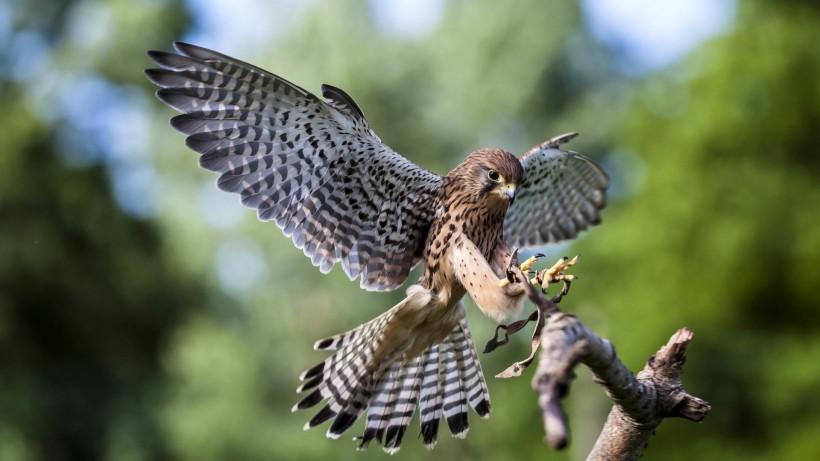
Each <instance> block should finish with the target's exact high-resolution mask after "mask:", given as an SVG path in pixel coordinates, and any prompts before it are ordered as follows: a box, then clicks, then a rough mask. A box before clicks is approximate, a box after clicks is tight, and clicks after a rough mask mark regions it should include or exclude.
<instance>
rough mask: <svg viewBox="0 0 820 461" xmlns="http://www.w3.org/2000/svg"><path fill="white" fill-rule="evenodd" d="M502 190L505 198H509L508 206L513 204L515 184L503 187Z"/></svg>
mask: <svg viewBox="0 0 820 461" xmlns="http://www.w3.org/2000/svg"><path fill="white" fill-rule="evenodd" d="M504 190H505V191H506V192H507V197H509V198H510V205H512V204H513V202H515V184H507V185H505V186H504Z"/></svg>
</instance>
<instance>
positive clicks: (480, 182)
mask: <svg viewBox="0 0 820 461" xmlns="http://www.w3.org/2000/svg"><path fill="white" fill-rule="evenodd" d="M453 173H456V174H457V175H458V177H459V179H460V180H461V181H463V185H464V187H465V188H467V189H468V190H469V191H470V192H472V193H473V194H472V195H474V197H475V199H477V200H479V201H482V202H484V203H487V204H488V205H491V206H493V207H503V208H504V210H506V208H507V207H508V206H509V205H511V204H512V203H513V201H514V200H515V193H516V188H517V187H518V185H519V184H520V183H521V181H522V179H523V177H524V168H523V167H522V166H521V162H520V161H519V160H518V159H517V158H516V157H515V156H514V155H513V154H511V153H509V152H507V151H505V150H501V149H479V150H477V151H475V152H473V153H472V154H470V156H469V157H467V159H466V160H464V162H463V163H462V164H461V165H459V166H458V167H457V168H456V169H455V170H453Z"/></svg>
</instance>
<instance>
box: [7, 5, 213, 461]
mask: <svg viewBox="0 0 820 461" xmlns="http://www.w3.org/2000/svg"><path fill="white" fill-rule="evenodd" d="M13 3H14V5H13V9H12V7H11V6H10V5H9V4H8V3H3V4H2V5H0V7H2V9H3V10H4V14H5V13H8V15H9V16H7V18H8V19H7V20H8V22H6V23H5V24H6V25H7V26H9V27H10V29H9V30H7V31H6V32H8V34H3V36H2V38H3V40H4V41H6V42H7V43H5V44H4V45H3V47H2V48H3V52H2V54H0V68H2V69H3V72H2V73H0V105H2V107H3V112H2V114H0V137H2V139H3V140H4V141H3V153H2V157H1V158H0V164H1V165H2V168H0V221H2V222H3V226H2V227H1V228H0V408H2V411H0V459H3V460H18V459H20V460H23V459H53V460H62V459H83V460H93V459H102V458H116V459H148V458H150V459H162V458H167V457H168V456H169V453H168V452H167V449H166V446H165V442H164V437H163V435H162V434H161V433H160V432H159V430H158V427H157V424H156V419H155V417H154V409H155V407H156V405H157V404H156V402H157V401H159V399H158V397H159V396H161V390H162V388H161V384H162V382H163V381H162V370H161V367H160V363H159V361H160V357H161V353H162V350H163V349H164V347H165V344H166V342H167V339H168V336H169V334H170V332H171V331H173V329H174V328H175V327H176V325H177V324H178V323H179V322H180V320H181V319H182V318H183V317H184V316H185V314H186V312H189V311H190V310H192V309H196V308H201V306H202V305H203V304H204V296H203V295H204V294H205V288H204V286H203V284H202V283H201V282H200V281H199V279H197V278H193V277H191V276H190V275H189V273H188V272H187V271H184V270H180V263H179V262H178V261H173V260H171V259H170V258H169V257H168V253H167V251H166V250H167V248H166V245H165V244H164V243H163V241H162V239H161V238H160V234H159V233H158V232H157V229H156V226H155V223H153V222H150V221H146V220H143V219H138V218H135V217H133V216H129V215H127V214H126V213H125V212H124V211H123V210H122V209H121V208H120V206H119V204H118V202H116V201H115V200H114V196H113V193H112V188H111V183H110V181H109V175H108V173H109V171H108V170H107V168H106V166H108V165H106V163H105V159H106V156H107V155H109V153H108V150H107V146H103V145H97V144H95V143H93V142H91V140H90V139H89V138H90V136H88V135H89V133H87V132H83V130H82V128H79V127H78V125H79V126H80V127H82V126H83V125H82V124H83V120H76V119H71V115H70V114H72V113H77V112H80V113H82V112H83V111H85V113H84V115H88V116H89V117H93V114H94V112H95V111H98V110H99V109H100V108H99V107H93V106H92V105H90V104H89V105H82V107H79V108H76V107H75V108H74V110H75V112H66V109H65V106H63V105H61V100H60V98H61V97H63V96H65V93H63V94H59V92H60V91H63V90H68V91H69V92H70V91H71V90H73V88H71V84H72V83H73V82H72V77H73V76H76V75H77V74H78V73H91V72H97V71H99V72H101V73H103V74H108V75H107V76H108V77H109V78H111V79H112V80H111V81H112V82H119V83H126V82H127V81H131V82H133V81H137V80H139V79H140V78H141V76H140V75H139V74H138V69H139V68H138V67H136V66H135V67H134V68H133V69H134V72H133V74H135V75H126V73H124V72H122V71H123V70H124V68H123V67H117V66H110V64H111V63H112V62H113V61H115V60H114V59H111V57H112V56H117V55H119V56H122V55H126V54H128V53H127V52H126V51H125V47H126V46H127V43H128V41H129V40H134V39H135V38H136V35H137V32H140V33H141V32H142V31H137V30H131V31H130V35H128V34H126V32H127V28H122V29H119V30H118V31H117V33H118V39H117V40H116V41H111V42H107V45H108V46H106V48H107V50H108V51H109V52H110V54H109V55H108V56H106V55H105V54H104V53H94V54H93V59H84V60H82V59H80V57H81V56H83V52H84V51H86V52H87V51H90V49H93V48H94V47H95V46H101V45H100V43H99V42H93V41H83V39H82V38H81V37H80V36H79V35H81V31H80V28H81V27H83V26H84V27H87V28H89V29H91V28H94V27H97V28H104V27H109V26H111V25H112V24H114V25H116V24H117V22H118V21H120V20H124V21H134V22H132V23H131V24H132V25H133V26H137V25H138V23H139V21H138V20H136V19H137V18H138V17H139V16H140V14H137V15H131V16H130V18H129V17H128V16H129V15H130V12H129V11H117V8H118V5H116V4H110V5H107V6H103V5H96V2H65V3H59V2H48V1H45V2H44V1H33V2H13ZM95 7H96V9H94V8H95ZM166 8H169V9H172V8H170V5H166ZM147 11H149V10H148V9H143V10H142V11H141V13H142V14H143V15H144V16H147V13H146V12H147ZM166 11H168V10H166ZM154 12H155V13H156V12H158V10H154ZM89 13H95V14H97V15H99V14H101V13H105V14H103V17H100V16H96V17H97V18H98V19H104V22H103V21H101V22H99V23H84V22H82V20H81V19H80V18H79V16H78V15H80V14H89ZM109 13H110V14H109ZM144 16H143V17H144ZM5 21H6V19H4V22H5ZM163 22H164V21H163ZM157 25H160V24H157ZM166 29H167V27H166ZM85 32H86V33H91V34H93V32H92V31H90V30H86V31H85ZM168 32H170V31H169V30H166V31H165V33H168ZM174 35H175V34H174ZM86 38H88V37H86ZM139 40H140V41H141V39H139ZM141 48H142V47H141V46H140V47H139V53H140V54H142V53H143V51H142V49H141ZM131 59H132V58H128V61H129V62H130V61H131ZM98 66H99V67H98ZM118 72H119V73H118ZM60 75H62V77H64V78H65V80H60ZM55 87H56V89H57V90H58V94H54V93H51V92H53V91H54V90H55ZM106 103H113V101H107V102H106ZM77 109H79V110H77ZM69 133H72V134H73V135H70V136H69V135H68V134H69ZM84 138H85V139H84Z"/></svg>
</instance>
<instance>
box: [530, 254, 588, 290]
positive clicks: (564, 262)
mask: <svg viewBox="0 0 820 461" xmlns="http://www.w3.org/2000/svg"><path fill="white" fill-rule="evenodd" d="M577 262H578V256H576V257H574V258H572V259H569V258H568V257H566V256H564V257H563V258H561V259H559V260H558V261H557V262H556V263H555V264H553V265H552V267H550V268H548V269H544V270H542V271H538V272H536V274H535V278H534V279H533V283H534V284H536V285H541V290H542V291H544V292H546V289H547V287H548V286H549V285H550V284H551V283H555V282H559V281H563V282H571V281H573V280H577V279H578V277H577V276H575V275H572V274H565V273H564V272H563V271H565V270H566V269H567V268H569V267H572V266H574V265H575V263H577Z"/></svg>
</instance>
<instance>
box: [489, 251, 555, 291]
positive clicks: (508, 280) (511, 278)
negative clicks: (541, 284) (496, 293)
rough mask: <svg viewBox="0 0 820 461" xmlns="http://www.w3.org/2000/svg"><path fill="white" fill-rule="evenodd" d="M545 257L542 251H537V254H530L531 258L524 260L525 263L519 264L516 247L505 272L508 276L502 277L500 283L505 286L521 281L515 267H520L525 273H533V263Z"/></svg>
mask: <svg viewBox="0 0 820 461" xmlns="http://www.w3.org/2000/svg"><path fill="white" fill-rule="evenodd" d="M543 257H544V255H543V254H542V253H536V254H534V255H532V256H530V257H529V258H527V260H526V261H524V262H523V263H521V264H519V263H518V250H517V249H516V250H515V251H513V254H512V255H511V256H510V262H509V264H508V266H507V270H506V274H505V275H506V277H504V278H502V279H500V280H499V281H498V285H499V286H500V287H501V288H504V287H506V286H507V285H510V284H514V283H519V282H521V281H520V280H518V277H517V276H516V273H515V272H516V271H515V270H514V269H513V268H514V267H516V266H517V267H518V268H519V269H521V272H523V273H525V274H526V273H531V269H532V266H533V264H535V262H536V261H538V259H539V258H543ZM534 281H535V279H533V282H534Z"/></svg>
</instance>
